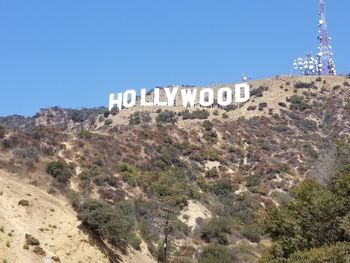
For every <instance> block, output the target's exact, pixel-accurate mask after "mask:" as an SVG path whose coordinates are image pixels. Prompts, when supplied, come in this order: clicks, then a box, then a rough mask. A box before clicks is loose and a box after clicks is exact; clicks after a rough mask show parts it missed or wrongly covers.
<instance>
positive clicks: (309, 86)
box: [294, 82, 315, 89]
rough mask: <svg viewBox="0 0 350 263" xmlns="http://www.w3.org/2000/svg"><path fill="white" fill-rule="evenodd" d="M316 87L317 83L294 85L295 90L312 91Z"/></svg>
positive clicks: (298, 83)
mask: <svg viewBox="0 0 350 263" xmlns="http://www.w3.org/2000/svg"><path fill="white" fill-rule="evenodd" d="M313 87H315V82H311V83H305V82H297V83H295V84H294V88H295V89H310V88H313Z"/></svg>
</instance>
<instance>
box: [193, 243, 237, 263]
mask: <svg viewBox="0 0 350 263" xmlns="http://www.w3.org/2000/svg"><path fill="white" fill-rule="evenodd" d="M214 262H215V263H235V262H239V261H238V260H237V257H236V256H235V254H234V253H233V251H231V250H230V249H229V248H226V247H224V246H220V245H209V246H206V247H204V248H203V251H202V253H201V254H200V256H199V258H198V263H214Z"/></svg>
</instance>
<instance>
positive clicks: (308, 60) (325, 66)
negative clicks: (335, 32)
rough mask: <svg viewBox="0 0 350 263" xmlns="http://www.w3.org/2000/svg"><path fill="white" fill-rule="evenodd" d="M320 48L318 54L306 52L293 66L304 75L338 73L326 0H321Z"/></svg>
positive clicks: (319, 22)
mask: <svg viewBox="0 0 350 263" xmlns="http://www.w3.org/2000/svg"><path fill="white" fill-rule="evenodd" d="M317 40H318V48H317V49H318V50H317V52H316V56H315V57H314V56H312V54H311V53H306V54H305V56H304V57H300V58H298V59H296V60H294V63H293V68H294V71H297V72H298V73H299V74H300V75H302V76H310V75H311V76H312V75H336V70H335V64H334V61H333V52H332V46H331V43H330V42H331V37H330V35H329V32H328V29H327V20H326V12H325V0H320V13H319V20H318V36H317Z"/></svg>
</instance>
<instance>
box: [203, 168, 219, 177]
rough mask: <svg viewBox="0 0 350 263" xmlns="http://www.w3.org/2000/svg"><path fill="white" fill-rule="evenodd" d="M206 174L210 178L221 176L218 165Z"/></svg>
mask: <svg viewBox="0 0 350 263" xmlns="http://www.w3.org/2000/svg"><path fill="white" fill-rule="evenodd" d="M205 176H206V177H208V178H216V177H218V176H219V171H218V169H217V168H216V167H213V168H211V169H209V170H208V171H206V172H205Z"/></svg>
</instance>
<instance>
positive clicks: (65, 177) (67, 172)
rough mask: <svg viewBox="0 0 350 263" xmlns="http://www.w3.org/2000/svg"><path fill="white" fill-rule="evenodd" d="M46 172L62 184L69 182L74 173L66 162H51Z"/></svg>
mask: <svg viewBox="0 0 350 263" xmlns="http://www.w3.org/2000/svg"><path fill="white" fill-rule="evenodd" d="M46 172H47V173H48V174H50V175H52V176H53V177H54V178H55V179H56V180H57V182H59V183H61V184H67V183H68V181H69V179H70V178H71V177H72V175H73V173H72V170H71V167H70V166H69V165H68V164H66V163H64V162H50V163H49V164H48V165H47V168H46Z"/></svg>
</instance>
